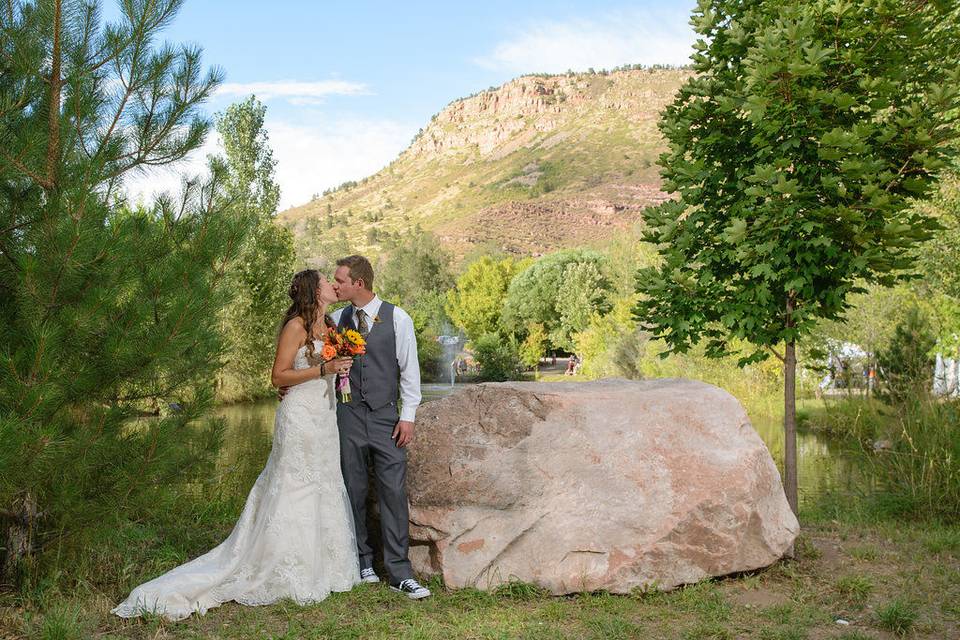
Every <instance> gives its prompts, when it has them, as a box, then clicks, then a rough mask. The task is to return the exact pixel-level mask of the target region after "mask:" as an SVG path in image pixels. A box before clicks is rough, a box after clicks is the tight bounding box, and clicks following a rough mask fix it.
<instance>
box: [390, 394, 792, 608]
mask: <svg viewBox="0 0 960 640" xmlns="http://www.w3.org/2000/svg"><path fill="white" fill-rule="evenodd" d="M407 482H408V485H407V486H408V492H409V497H410V533H411V549H410V557H411V560H412V561H413V563H414V569H415V570H416V571H417V572H418V573H421V574H426V575H434V574H441V575H442V576H443V578H444V581H445V583H446V584H447V585H448V586H450V587H453V588H462V587H468V586H475V587H478V588H481V589H488V588H491V587H494V586H496V585H498V584H501V583H504V582H507V581H509V580H511V579H519V580H522V581H525V582H532V583H535V584H538V585H540V586H542V587H545V588H546V589H548V590H549V591H550V592H552V593H554V594H564V593H573V592H580V591H595V590H599V589H605V590H608V591H610V592H613V593H627V592H629V591H631V590H633V589H634V588H638V587H639V588H659V589H672V588H674V587H677V586H679V585H682V584H686V583H693V582H697V581H698V580H701V579H703V578H705V577H708V576H720V575H724V574H729V573H734V572H738V571H747V570H751V569H757V568H760V567H765V566H767V565H770V564H772V563H774V562H776V561H777V559H779V558H780V557H782V556H783V555H784V554H785V553H786V552H787V551H788V550H789V549H790V547H791V545H792V543H793V540H794V538H795V537H796V535H797V532H798V531H799V525H798V523H797V519H796V518H795V517H794V515H793V513H792V512H791V511H790V508H789V506H788V505H787V501H786V498H785V497H784V493H783V489H782V487H781V483H780V475H779V473H778V472H777V469H776V466H775V465H774V463H773V460H772V459H771V457H770V453H769V452H768V451H767V448H766V446H765V445H764V443H763V441H762V440H761V439H760V437H759V436H758V435H757V433H756V432H755V431H754V430H753V428H752V427H751V426H750V422H749V420H748V419H747V415H746V413H745V412H744V410H743V408H742V407H741V406H740V403H739V402H738V401H737V400H736V399H735V398H733V397H732V396H731V395H730V394H728V393H727V392H725V391H723V390H721V389H719V388H717V387H714V386H712V385H709V384H705V383H702V382H696V381H691V380H681V379H669V380H653V381H642V382H631V381H627V380H604V381H598V382H587V383H565V382H560V383H499V384H482V385H477V386H473V387H469V388H466V389H464V390H462V391H460V392H458V393H456V394H454V395H452V396H450V397H448V398H445V399H442V400H437V401H435V402H431V403H428V404H426V405H424V406H423V407H422V408H421V409H420V413H419V415H418V420H417V442H416V444H415V446H414V447H412V448H411V451H410V459H409V472H408V481H407Z"/></svg>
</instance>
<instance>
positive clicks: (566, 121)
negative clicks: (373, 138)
mask: <svg viewBox="0 0 960 640" xmlns="http://www.w3.org/2000/svg"><path fill="white" fill-rule="evenodd" d="M688 76H689V72H687V71H682V70H658V71H648V70H633V71H619V72H614V73H609V74H571V75H563V76H523V77H520V78H517V79H515V80H512V81H510V82H508V83H506V84H504V85H502V86H501V87H498V88H496V89H492V90H486V91H482V92H480V93H478V94H476V95H474V96H471V97H468V98H464V99H461V100H457V101H455V102H453V103H451V104H450V105H448V106H447V107H446V108H444V109H443V110H442V111H440V112H439V113H438V114H437V115H436V116H434V118H433V119H432V120H431V122H430V123H429V124H428V125H427V126H426V127H425V128H424V129H423V130H422V131H421V133H420V134H419V135H418V137H417V138H416V139H415V140H414V142H413V143H412V144H411V146H410V147H409V148H408V149H407V150H406V151H405V152H404V153H402V154H401V155H400V157H398V158H397V159H396V160H395V161H394V162H393V163H391V164H390V166H388V167H387V168H385V169H384V170H383V171H381V172H379V173H377V174H375V175H373V176H370V177H368V178H365V179H364V180H362V181H360V183H359V184H356V185H351V186H347V187H344V188H341V189H339V190H337V191H335V192H333V193H330V194H328V195H326V196H324V197H323V198H320V199H318V200H316V201H314V202H311V203H308V204H306V205H303V206H301V207H295V208H293V209H290V210H288V211H285V212H283V213H282V214H281V216H280V219H281V222H282V223H283V224H286V225H288V226H290V227H291V228H292V229H293V230H294V232H295V234H296V235H297V236H298V238H299V239H300V241H301V243H302V244H304V245H306V246H310V242H311V240H312V238H313V237H314V236H318V235H320V231H321V230H322V229H325V228H329V226H328V224H326V223H325V222H326V221H325V218H326V217H328V216H333V217H334V221H336V220H337V219H338V218H337V216H342V215H343V214H347V217H349V219H350V220H351V221H352V223H353V224H351V228H350V229H348V230H346V231H345V233H346V234H347V237H346V238H343V239H344V240H346V241H347V242H349V244H350V245H351V247H352V248H354V249H358V250H363V251H372V252H376V249H377V244H378V243H379V242H382V241H383V240H384V239H388V238H390V237H391V236H392V235H396V234H399V233H402V232H403V231H404V230H405V229H408V228H410V227H412V226H413V225H416V224H419V225H421V226H422V227H424V228H426V229H428V230H431V231H434V232H435V233H437V235H439V236H440V237H441V239H442V240H443V242H444V243H445V244H446V245H447V246H448V247H449V248H450V249H451V250H452V251H453V252H454V253H455V254H462V253H464V252H466V251H468V250H469V249H470V248H471V247H472V246H475V245H478V244H487V245H488V244H491V243H492V244H494V245H497V246H499V247H500V248H502V249H504V250H506V251H509V252H514V253H518V254H526V255H530V254H533V255H537V254H541V253H545V252H547V251H550V250H554V249H557V248H560V247H564V246H573V245H582V244H600V243H603V242H604V241H606V240H608V239H610V238H612V237H614V236H615V235H617V234H618V233H622V232H623V231H624V230H625V229H629V228H631V227H632V226H633V225H634V223H636V222H637V220H638V219H639V212H640V210H642V208H643V207H644V206H646V205H649V204H654V203H656V202H659V201H662V200H663V199H664V198H665V195H664V194H663V193H662V192H661V191H660V189H659V178H658V170H657V167H656V159H657V156H658V155H659V153H660V151H661V138H660V135H659V132H658V131H657V128H656V122H657V119H658V116H659V112H660V111H661V110H662V109H663V107H664V106H666V105H667V104H668V103H669V102H670V101H671V100H672V98H673V95H674V93H675V92H676V90H677V89H678V88H679V86H680V84H681V83H682V82H683V81H684V80H685V79H686V78H687V77H688ZM358 220H367V223H366V224H356V222H357V221H358ZM336 226H338V228H339V226H340V225H336ZM371 227H375V230H374V231H371V230H370V229H371ZM307 253H309V251H308V252H307Z"/></svg>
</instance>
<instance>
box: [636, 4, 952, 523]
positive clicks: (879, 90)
mask: <svg viewBox="0 0 960 640" xmlns="http://www.w3.org/2000/svg"><path fill="white" fill-rule="evenodd" d="M952 4H953V3H937V2H926V1H918V2H902V0H860V1H858V2H846V1H844V0H816V1H813V2H809V1H806V0H804V1H790V2H773V1H771V0H749V1H746V2H744V1H742V0H736V1H734V0H701V1H700V2H699V4H698V8H697V10H696V11H695V12H694V17H693V20H692V23H693V24H694V26H695V29H696V31H697V32H698V33H699V34H700V36H701V37H702V39H701V40H699V41H698V42H697V44H696V45H695V53H694V55H693V61H694V69H695V71H696V75H694V76H693V77H691V78H690V80H689V81H687V83H686V84H685V85H684V86H683V87H682V88H681V89H680V91H679V93H678V94H677V97H676V99H675V100H674V102H673V104H672V105H670V106H668V107H667V109H666V110H665V112H664V115H663V118H662V120H661V122H660V129H661V131H662V132H663V134H664V135H665V137H666V139H667V141H668V147H669V150H668V151H667V152H666V153H665V154H664V155H663V156H661V158H660V164H661V166H662V176H663V178H664V188H665V190H666V191H668V192H670V193H673V194H675V195H676V196H677V197H676V198H675V199H672V200H669V201H667V202H665V203H663V204H662V205H660V206H658V207H655V208H652V209H648V210H646V212H645V214H644V219H645V222H646V225H647V229H648V231H647V233H646V235H645V239H646V240H648V241H649V242H651V243H654V244H655V245H657V246H658V247H659V248H660V253H661V257H662V263H661V264H660V265H659V266H657V267H655V268H651V269H647V270H644V271H642V272H641V274H640V276H639V277H638V291H639V292H640V293H642V294H643V295H644V298H643V299H642V300H641V302H640V303H639V305H638V307H637V310H636V312H637V318H638V319H639V321H640V322H641V323H643V324H645V325H646V326H647V327H649V328H650V329H651V330H653V332H654V334H655V335H656V336H657V337H660V338H663V339H664V340H665V341H666V342H667V344H668V346H669V348H670V351H678V352H684V351H686V350H688V349H690V348H691V347H692V346H693V345H695V344H698V343H701V342H703V343H704V344H705V346H706V349H707V354H708V355H711V356H723V355H725V354H727V353H728V352H730V351H731V350H732V349H731V345H732V344H733V343H734V341H736V340H747V341H749V342H750V343H752V344H753V345H754V346H755V349H754V350H752V351H751V352H749V353H746V354H745V355H744V357H743V359H742V361H741V364H748V363H750V362H755V361H758V360H761V359H764V358H766V357H767V356H768V355H770V354H775V355H776V357H777V358H779V359H780V360H781V361H782V362H783V371H784V413H785V419H784V430H785V436H786V444H785V483H784V484H785V488H786V495H787V499H788V501H789V502H790V506H791V507H792V508H793V510H794V512H796V510H797V476H796V471H797V469H796V421H795V415H796V414H795V406H796V405H795V386H796V384H795V380H796V377H795V376H796V365H797V361H796V345H797V342H798V341H800V340H801V339H802V338H803V337H804V336H806V335H808V334H809V333H810V331H811V330H812V329H813V328H814V327H815V326H816V324H817V322H819V321H820V320H822V319H837V318H840V317H842V315H843V312H844V310H845V309H846V307H847V302H846V301H847V296H848V295H849V294H851V293H855V292H858V291H862V290H863V285H864V284H865V283H867V284H869V283H876V284H880V285H885V286H886V285H890V284H893V283H894V282H896V281H897V280H898V279H900V278H902V277H904V275H905V274H906V273H907V272H908V271H909V268H910V267H911V266H912V256H911V253H910V249H911V248H912V247H913V246H914V245H915V244H916V243H918V242H921V241H923V240H924V239H927V238H928V237H929V236H930V233H931V231H932V229H933V228H934V226H935V225H934V224H933V223H932V222H931V220H930V219H929V218H928V217H927V216H925V215H923V214H922V213H919V212H918V211H917V210H916V209H914V208H911V204H912V199H914V198H924V197H926V196H927V195H928V194H929V192H930V190H931V188H932V187H933V186H934V185H935V182H936V179H937V176H938V172H939V171H940V170H941V169H942V168H943V167H944V156H945V155H946V154H948V153H949V151H950V143H951V141H953V140H955V138H956V136H957V127H956V121H955V116H956V109H957V107H958V97H960V94H958V81H960V70H958V65H957V60H958V54H960V38H958V32H960V22H958V14H957V9H956V8H955V7H952V6H951V5H952ZM944 7H951V8H949V11H948V10H947V9H945V8H944Z"/></svg>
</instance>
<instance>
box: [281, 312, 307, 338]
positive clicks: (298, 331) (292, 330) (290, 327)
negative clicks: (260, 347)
mask: <svg viewBox="0 0 960 640" xmlns="http://www.w3.org/2000/svg"><path fill="white" fill-rule="evenodd" d="M306 335H307V329H306V327H304V326H303V318H301V317H300V316H296V317H293V318H290V319H289V320H287V323H286V324H285V325H283V329H281V330H280V338H281V339H283V338H284V337H285V336H289V337H297V338H303V337H305V336H306Z"/></svg>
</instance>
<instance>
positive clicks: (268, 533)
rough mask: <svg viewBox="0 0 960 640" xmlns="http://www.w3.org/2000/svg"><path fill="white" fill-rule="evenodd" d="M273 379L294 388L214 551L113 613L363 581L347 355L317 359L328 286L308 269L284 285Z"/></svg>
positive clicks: (172, 611) (164, 611)
mask: <svg viewBox="0 0 960 640" xmlns="http://www.w3.org/2000/svg"><path fill="white" fill-rule="evenodd" d="M289 294H290V297H291V298H292V299H293V304H291V305H290V308H289V309H288V310H287V314H286V318H285V319H284V324H283V328H282V329H281V332H280V338H279V340H278V343H277V355H276V358H275V360H274V363H273V372H272V376H271V381H272V383H273V385H274V386H278V387H279V386H286V387H290V390H289V393H287V394H286V395H285V396H284V398H283V400H282V401H281V402H280V406H279V407H278V409H277V416H276V422H275V426H274V433H273V448H272V449H271V451H270V457H269V459H268V460H267V465H266V467H264V469H263V471H262V472H261V473H260V476H259V477H258V478H257V481H256V483H255V484H254V485H253V489H251V490H250V495H249V496H248V497H247V502H246V505H245V506H244V508H243V513H241V514H240V520H239V521H238V522H237V524H236V526H235V527H234V529H233V531H232V532H231V533H230V536H229V537H228V538H227V539H226V540H225V541H224V542H223V543H221V544H220V546H218V547H216V548H215V549H213V550H212V551H210V552H208V553H206V554H205V555H202V556H200V557H199V558H197V559H195V560H192V561H190V562H188V563H186V564H184V565H181V566H179V567H177V568H175V569H173V570H172V571H170V572H168V573H166V574H164V575H162V576H160V577H159V578H155V579H153V580H151V581H150V582H147V583H145V584H142V585H140V586H139V587H137V588H136V589H134V590H133V592H132V593H131V594H130V596H129V597H128V598H127V599H126V600H124V601H123V602H122V603H120V604H119V605H118V606H117V607H116V608H115V609H113V613H115V614H116V615H118V616H121V617H124V618H131V617H135V616H138V615H141V614H143V613H155V614H158V615H162V616H164V617H166V618H168V619H171V620H180V619H182V618H186V617H188V616H189V615H190V614H191V613H194V612H196V613H199V614H201V615H202V614H204V613H206V612H207V610H208V609H211V608H213V607H216V606H219V605H220V604H222V603H224V602H228V601H230V600H234V601H236V602H239V603H241V604H246V605H261V604H270V603H273V602H276V601H278V600H281V599H283V598H291V599H293V600H295V601H296V602H297V603H299V604H305V603H310V602H318V601H320V600H323V599H324V598H326V597H327V596H328V595H329V594H330V592H332V591H349V590H350V589H351V588H353V586H354V585H356V584H358V583H359V582H360V567H359V562H358V559H357V543H356V540H355V536H354V529H353V516H352V515H351V511H350V503H349V501H348V498H347V492H346V489H345V488H344V484H343V476H342V474H341V472H340V446H339V434H338V432H337V412H336V408H337V405H336V395H335V391H334V375H335V374H336V373H340V372H347V371H349V369H350V364H351V360H350V359H349V358H345V359H336V360H330V361H328V362H323V363H322V364H315V363H316V362H319V359H320V351H321V349H322V346H323V343H322V337H323V334H324V333H325V332H326V331H328V330H329V329H330V327H331V323H330V322H329V319H328V318H327V316H326V315H325V311H326V308H327V305H328V304H330V303H333V302H335V301H336V300H337V294H336V293H335V292H334V290H333V286H332V285H331V284H330V283H329V282H327V280H326V279H325V278H324V277H323V276H321V275H320V273H319V272H318V271H316V270H313V269H308V270H306V271H301V272H300V273H298V274H296V275H295V276H294V277H293V283H292V284H291V285H290V291H289Z"/></svg>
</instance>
